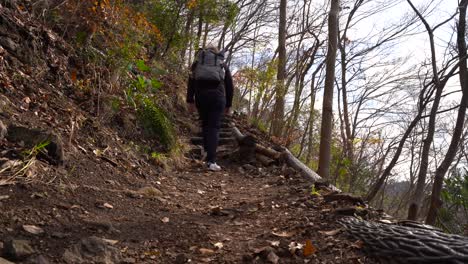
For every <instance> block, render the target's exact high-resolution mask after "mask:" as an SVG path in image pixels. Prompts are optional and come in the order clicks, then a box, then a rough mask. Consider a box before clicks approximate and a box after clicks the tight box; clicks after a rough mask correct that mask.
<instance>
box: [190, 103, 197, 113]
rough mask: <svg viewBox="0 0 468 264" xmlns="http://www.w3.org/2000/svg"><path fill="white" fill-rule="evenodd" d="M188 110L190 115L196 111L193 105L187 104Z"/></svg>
mask: <svg viewBox="0 0 468 264" xmlns="http://www.w3.org/2000/svg"><path fill="white" fill-rule="evenodd" d="M188 109H189V111H190V113H195V111H197V107H195V104H194V103H188Z"/></svg>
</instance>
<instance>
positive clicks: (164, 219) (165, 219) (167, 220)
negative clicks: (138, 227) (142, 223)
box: [161, 216, 169, 224]
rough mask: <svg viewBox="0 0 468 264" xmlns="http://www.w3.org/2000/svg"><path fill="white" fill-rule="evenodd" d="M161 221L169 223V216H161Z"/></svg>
mask: <svg viewBox="0 0 468 264" xmlns="http://www.w3.org/2000/svg"><path fill="white" fill-rule="evenodd" d="M161 222H163V223H165V224H166V223H169V217H167V216H165V217H163V218H162V219H161Z"/></svg>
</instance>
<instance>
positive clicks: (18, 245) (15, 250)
mask: <svg viewBox="0 0 468 264" xmlns="http://www.w3.org/2000/svg"><path fill="white" fill-rule="evenodd" d="M4 252H5V255H6V256H10V257H11V258H12V259H14V260H21V259H25V258H26V257H28V256H30V255H32V254H34V253H35V251H34V249H33V248H32V247H31V244H30V241H28V240H10V241H8V242H6V244H5V250H4Z"/></svg>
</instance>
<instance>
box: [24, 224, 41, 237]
mask: <svg viewBox="0 0 468 264" xmlns="http://www.w3.org/2000/svg"><path fill="white" fill-rule="evenodd" d="M23 229H24V231H26V232H28V233H30V234H33V235H39V234H42V233H44V229H42V228H40V227H38V226H35V225H23Z"/></svg>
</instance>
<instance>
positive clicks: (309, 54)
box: [28, 0, 468, 233]
mask: <svg viewBox="0 0 468 264" xmlns="http://www.w3.org/2000/svg"><path fill="white" fill-rule="evenodd" d="M466 2H467V1H454V0H451V1H441V0H439V1H437V0H434V1H410V0H394V1H365V0H353V1H348V0H344V1H337V0H332V1H330V2H329V1H313V0H138V1H125V0H97V1H77V0H68V1H59V0H53V1H50V0H41V1H35V2H34V3H32V4H31V7H28V8H32V9H33V10H35V12H36V13H38V15H39V17H42V18H43V19H44V21H45V22H48V23H50V24H51V25H52V26H53V27H54V28H55V29H56V31H57V32H61V34H62V35H63V37H65V38H67V39H69V40H71V41H73V44H74V46H75V47H76V51H77V52H78V53H80V54H82V55H83V58H84V59H85V60H86V61H92V62H93V63H94V65H99V64H100V65H102V66H105V68H106V69H112V70H111V71H106V72H102V71H98V74H97V75H96V71H95V69H94V76H95V77H94V78H84V77H83V76H88V75H86V74H85V73H86V72H87V71H91V69H84V68H83V67H82V68H79V67H77V70H76V71H72V72H71V73H70V76H71V79H72V80H73V81H74V82H75V83H76V84H78V85H79V86H80V87H82V92H83V93H89V94H91V95H93V94H96V93H100V91H96V90H95V89H91V88H90V87H101V85H100V84H101V83H102V82H105V83H107V84H108V86H106V87H105V89H106V93H107V94H110V95H112V96H113V97H110V98H111V99H110V100H109V102H110V103H109V104H110V105H111V106H112V107H113V108H116V109H117V108H119V107H122V106H124V105H125V106H131V107H133V108H135V109H137V110H138V113H140V115H142V116H145V115H146V116H151V118H152V119H153V120H150V122H149V123H148V124H147V125H148V126H153V127H152V129H154V130H155V132H156V133H157V134H158V135H159V137H160V139H161V142H162V143H163V144H164V145H165V147H166V150H167V151H168V152H171V151H173V150H174V149H176V148H177V143H176V141H177V140H176V139H175V138H174V133H173V132H172V131H171V128H170V127H171V125H170V122H171V118H170V115H168V114H167V113H165V112H164V107H163V105H161V100H160V98H161V96H165V95H163V94H161V92H159V91H158V90H159V88H160V87H161V85H162V83H163V82H168V80H165V78H164V76H165V75H166V74H167V73H170V74H172V75H173V76H178V78H181V79H184V80H185V79H186V78H187V77H188V72H187V68H188V66H189V65H191V63H192V62H193V60H194V57H195V52H196V51H197V50H198V48H199V47H203V46H205V45H207V44H214V45H216V46H218V47H219V48H221V49H223V50H224V51H225V52H226V63H227V64H228V65H229V66H230V67H231V69H232V71H233V75H234V79H235V85H236V97H235V103H234V108H235V109H236V110H237V111H239V112H242V113H244V114H245V115H246V116H247V118H248V120H249V122H251V124H252V125H253V126H256V127H258V128H259V129H260V130H262V131H264V132H265V133H267V134H269V135H271V137H272V139H273V140H274V141H276V142H277V143H278V144H282V145H285V146H287V147H288V148H289V149H290V150H291V151H292V153H294V155H296V156H297V157H298V158H299V159H301V160H302V161H303V162H304V163H305V164H307V165H308V166H310V167H311V168H313V169H314V170H317V169H319V162H320V160H321V159H323V158H324V157H323V155H322V157H320V153H321V152H320V151H319V149H320V142H321V140H322V141H323V140H324V139H325V141H326V142H328V143H329V150H330V152H329V155H328V156H329V157H330V160H329V166H327V169H328V171H327V172H326V173H325V174H322V176H323V177H324V178H325V179H326V180H328V181H329V182H331V183H332V184H334V185H336V186H337V187H339V188H340V189H342V190H344V191H348V192H352V193H355V194H358V195H362V196H364V197H366V198H367V200H368V201H370V202H371V203H372V205H373V206H375V207H378V208H382V209H384V210H385V211H386V212H387V213H389V214H391V215H394V216H396V217H401V218H409V219H412V220H420V219H425V220H426V222H427V223H429V224H436V225H438V226H439V227H441V228H443V229H445V230H447V231H450V232H454V233H464V232H465V233H466V232H467V230H468V223H467V219H468V210H467V209H468V171H467V164H468V154H467V153H468V152H467V151H468V150H467V144H466V140H467V136H468V129H467V126H466V119H467V118H466V115H465V112H466V108H467V105H468V97H467V96H468V91H467V88H468V83H465V82H466V77H467V76H468V72H467V70H466V57H467V56H466V41H465V38H466V29H465V28H466V25H465V17H466V5H467V3H466ZM335 15H336V16H335ZM335 18H336V19H335ZM334 19H335V20H334ZM330 29H332V30H330ZM330 40H333V41H330ZM333 49H335V50H336V57H335V56H333V57H332V56H330V54H332V53H330V51H331V50H333ZM327 55H328V56H329V58H328V63H327ZM78 64H80V63H78ZM81 64H82V65H86V62H84V63H83V62H81ZM332 66H333V67H332ZM103 68H104V67H103ZM126 73H138V74H126ZM331 73H333V75H334V76H332V75H331ZM327 75H328V82H327ZM90 76H92V75H90ZM330 76H331V77H330ZM97 84H99V85H97ZM327 87H328V91H329V92H328V94H325V95H323V92H324V90H326V88H327ZM330 88H331V90H330ZM330 91H331V92H330ZM330 93H331V95H332V97H331V98H330ZM324 102H330V104H329V106H328V108H327V107H325V108H323V106H322V105H324V104H323V103H324ZM330 106H331V107H330ZM331 108H332V109H333V111H330V110H332V109H331ZM98 109H99V108H98ZM327 112H328V113H331V114H330V115H329V116H330V117H331V118H332V125H331V126H330V128H331V130H330V135H329V136H326V135H324V134H323V132H321V129H322V128H323V125H322V124H323V123H322V121H324V120H322V114H323V113H327ZM151 118H150V119H151ZM326 156H327V155H326ZM325 158H326V157H325ZM322 168H323V167H322ZM319 171H320V170H319Z"/></svg>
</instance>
